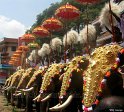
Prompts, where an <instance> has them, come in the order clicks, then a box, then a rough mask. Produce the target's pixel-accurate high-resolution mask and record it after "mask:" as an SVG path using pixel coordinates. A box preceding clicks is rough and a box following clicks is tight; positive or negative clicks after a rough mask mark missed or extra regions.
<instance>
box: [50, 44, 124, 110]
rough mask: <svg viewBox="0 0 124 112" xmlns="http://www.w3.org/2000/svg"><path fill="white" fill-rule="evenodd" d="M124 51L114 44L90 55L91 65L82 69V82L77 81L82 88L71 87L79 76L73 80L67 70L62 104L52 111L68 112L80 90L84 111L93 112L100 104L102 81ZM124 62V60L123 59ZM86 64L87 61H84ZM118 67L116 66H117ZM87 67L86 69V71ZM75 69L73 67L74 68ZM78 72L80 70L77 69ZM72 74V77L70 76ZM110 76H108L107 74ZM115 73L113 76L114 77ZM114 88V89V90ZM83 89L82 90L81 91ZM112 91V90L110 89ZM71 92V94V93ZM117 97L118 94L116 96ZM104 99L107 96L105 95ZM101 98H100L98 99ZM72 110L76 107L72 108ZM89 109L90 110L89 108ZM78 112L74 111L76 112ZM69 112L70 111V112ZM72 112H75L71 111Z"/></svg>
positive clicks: (62, 92) (97, 49)
mask: <svg viewBox="0 0 124 112" xmlns="http://www.w3.org/2000/svg"><path fill="white" fill-rule="evenodd" d="M121 49H122V47H121V46H119V45H117V44H112V45H105V46H103V47H99V48H96V49H95V50H94V51H93V52H92V53H91V55H90V57H87V59H88V60H89V65H87V66H86V64H84V65H85V66H83V67H82V69H83V70H84V71H83V72H82V75H81V77H80V79H81V80H79V79H78V80H77V82H78V83H79V84H80V85H82V87H81V86H80V85H78V86H77V87H76V86H75V87H74V85H71V84H72V82H73V81H74V79H75V80H76V79H77V75H76V78H74V79H73V77H71V76H73V74H72V73H71V72H70V70H69V69H67V71H69V72H70V73H68V72H65V74H66V75H64V77H67V78H64V77H63V83H62V87H61V91H60V99H62V100H61V102H60V104H58V105H56V106H54V107H52V108H50V110H51V111H60V110H62V109H63V111H65V110H66V107H67V106H70V104H71V101H73V100H72V99H73V96H74V92H76V89H77V88H80V91H78V93H81V94H82V96H81V97H82V99H83V101H82V103H83V106H82V108H83V110H85V111H90V110H92V109H93V108H94V107H95V105H96V103H98V99H97V97H96V96H98V95H99V92H100V91H101V86H100V85H101V81H102V82H104V81H105V79H104V77H105V76H106V75H105V74H106V72H107V71H108V70H109V69H110V68H111V67H113V65H114V63H115V60H116V57H117V54H118V52H119V51H120V50H121ZM122 60H123V59H122ZM84 63H85V61H84ZM115 66H116V65H115ZM84 67H85V69H84ZM72 68H73V67H72ZM76 70H78V69H77V68H76ZM70 74H71V75H70ZM107 75H108V74H107ZM114 75H115V73H114V74H113V75H112V76H114ZM106 77H107V76H106ZM70 80H71V83H70V85H69V84H68V82H69V81H70ZM83 80H84V84H83ZM111 80H113V77H112V78H111ZM118 80H121V82H122V78H118ZM75 82H76V81H75ZM108 83H109V84H110V81H109V80H108ZM116 86H120V85H118V84H117V83H115V85H114V87H116ZM114 87H113V88H114ZM70 88H72V90H70ZM81 88H82V90H81ZM108 89H110V88H108ZM73 90H75V91H73ZM70 91H71V92H70ZM104 91H105V92H106V91H108V90H107V89H105V90H104ZM67 93H68V94H69V93H70V94H72V95H70V96H69V97H68V99H67V100H66V101H65V102H64V103H63V99H64V98H65V97H66V96H68V94H67ZM109 95H112V93H110V94H109ZM115 95H117V94H115ZM103 96H104V97H106V96H105V94H104V95H103ZM98 98H99V97H98ZM74 104H75V106H76V108H78V105H76V103H74ZM70 107H71V108H72V107H74V106H70ZM87 107H89V108H87ZM76 111H78V109H77V110H74V112H76ZM68 112H69V111H68ZM70 112H73V110H72V111H70Z"/></svg>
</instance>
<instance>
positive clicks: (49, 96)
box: [41, 94, 52, 102]
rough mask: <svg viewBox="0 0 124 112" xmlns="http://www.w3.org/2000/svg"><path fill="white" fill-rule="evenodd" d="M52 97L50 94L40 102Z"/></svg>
mask: <svg viewBox="0 0 124 112" xmlns="http://www.w3.org/2000/svg"><path fill="white" fill-rule="evenodd" d="M51 97H52V94H49V95H47V96H46V97H45V98H44V99H42V100H41V102H46V101H47V100H49V99H50V98H51Z"/></svg>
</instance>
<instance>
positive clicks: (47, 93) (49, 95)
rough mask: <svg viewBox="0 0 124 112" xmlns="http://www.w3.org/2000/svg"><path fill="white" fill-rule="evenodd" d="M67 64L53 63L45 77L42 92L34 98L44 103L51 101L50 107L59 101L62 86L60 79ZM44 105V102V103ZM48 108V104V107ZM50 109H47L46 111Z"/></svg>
mask: <svg viewBox="0 0 124 112" xmlns="http://www.w3.org/2000/svg"><path fill="white" fill-rule="evenodd" d="M65 66H66V65H65V64H52V65H50V67H49V68H48V70H47V71H46V73H45V74H44V77H43V81H42V85H41V88H40V94H39V95H38V96H37V97H36V98H35V99H34V100H35V101H36V100H37V101H41V102H42V103H49V107H51V106H53V105H55V104H57V103H58V92H59V91H60V88H61V80H60V79H59V78H60V77H61V75H62V73H63V72H64V68H65ZM43 105H44V104H43ZM46 108H48V106H47V107H46ZM47 111H49V110H46V112H47Z"/></svg>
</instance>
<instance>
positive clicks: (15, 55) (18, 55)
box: [13, 53, 21, 57]
mask: <svg viewBox="0 0 124 112" xmlns="http://www.w3.org/2000/svg"><path fill="white" fill-rule="evenodd" d="M13 56H14V57H20V56H21V55H20V54H16V53H15V54H13Z"/></svg>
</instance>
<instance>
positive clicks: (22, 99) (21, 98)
mask: <svg viewBox="0 0 124 112" xmlns="http://www.w3.org/2000/svg"><path fill="white" fill-rule="evenodd" d="M34 71H35V69H33V68H28V69H27V70H26V71H25V72H24V73H23V75H22V77H21V79H20V81H19V83H18V85H17V88H16V91H15V97H16V98H17V104H18V105H19V108H21V107H22V108H24V107H25V105H26V96H25V94H24V93H23V91H22V89H24V88H25V87H26V85H27V83H28V82H29V80H30V78H31V77H32V75H33V73H34ZM20 104H21V105H20Z"/></svg>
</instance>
